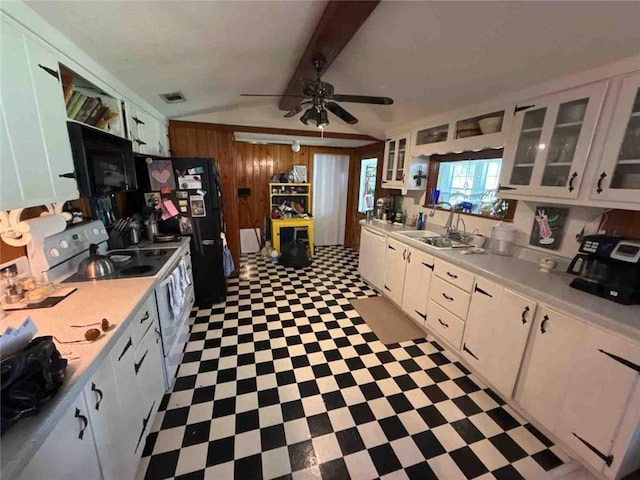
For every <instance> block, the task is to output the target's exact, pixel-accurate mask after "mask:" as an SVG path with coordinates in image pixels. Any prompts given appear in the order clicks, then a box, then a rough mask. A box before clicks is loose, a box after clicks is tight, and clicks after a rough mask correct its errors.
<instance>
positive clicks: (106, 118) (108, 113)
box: [95, 108, 118, 129]
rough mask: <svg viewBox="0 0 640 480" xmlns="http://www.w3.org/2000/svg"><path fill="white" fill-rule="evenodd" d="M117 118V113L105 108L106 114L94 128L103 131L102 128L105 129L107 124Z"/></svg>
mask: <svg viewBox="0 0 640 480" xmlns="http://www.w3.org/2000/svg"><path fill="white" fill-rule="evenodd" d="M117 116H118V112H114V111H113V110H111V109H110V108H107V110H106V112H105V113H104V115H103V116H102V118H101V119H100V120H99V121H98V123H97V124H96V125H95V126H96V127H98V128H102V129H104V127H106V126H107V124H108V123H109V122H110V121H111V120H113V119H114V118H116V117H117Z"/></svg>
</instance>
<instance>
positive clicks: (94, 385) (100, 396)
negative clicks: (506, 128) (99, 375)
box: [91, 382, 104, 410]
mask: <svg viewBox="0 0 640 480" xmlns="http://www.w3.org/2000/svg"><path fill="white" fill-rule="evenodd" d="M91 391H92V392H96V395H97V396H98V400H96V406H95V409H96V410H100V404H101V403H102V398H103V397H104V395H103V393H102V390H100V389H99V388H98V387H96V384H95V383H93V382H91Z"/></svg>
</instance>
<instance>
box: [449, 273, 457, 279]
mask: <svg viewBox="0 0 640 480" xmlns="http://www.w3.org/2000/svg"><path fill="white" fill-rule="evenodd" d="M447 275H449V276H450V277H451V278H458V275H455V274H453V273H451V272H447Z"/></svg>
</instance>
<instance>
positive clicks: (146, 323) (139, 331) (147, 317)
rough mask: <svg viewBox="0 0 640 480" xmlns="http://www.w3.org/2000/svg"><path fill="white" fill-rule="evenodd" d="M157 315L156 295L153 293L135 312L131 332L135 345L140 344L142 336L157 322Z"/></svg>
mask: <svg viewBox="0 0 640 480" xmlns="http://www.w3.org/2000/svg"><path fill="white" fill-rule="evenodd" d="M157 317H158V315H157V313H156V302H155V295H153V293H152V294H151V295H149V296H148V297H147V299H146V300H145V301H144V304H143V305H142V307H140V308H139V309H138V310H137V311H136V313H134V314H133V319H132V320H131V330H130V332H131V336H132V338H133V344H134V345H138V344H139V343H140V342H141V341H142V337H144V334H145V333H147V330H149V327H150V326H151V325H153V324H154V323H156V319H157Z"/></svg>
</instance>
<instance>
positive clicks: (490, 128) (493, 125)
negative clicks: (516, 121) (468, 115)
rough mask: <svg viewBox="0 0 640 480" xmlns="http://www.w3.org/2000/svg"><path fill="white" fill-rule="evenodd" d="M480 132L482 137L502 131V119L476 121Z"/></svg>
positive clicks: (493, 118) (490, 118)
mask: <svg viewBox="0 0 640 480" xmlns="http://www.w3.org/2000/svg"><path fill="white" fill-rule="evenodd" d="M478 125H479V126H480V131H481V132H482V134H483V135H486V134H488V133H496V132H499V131H500V130H501V129H502V117H488V118H483V119H482V120H478Z"/></svg>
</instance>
